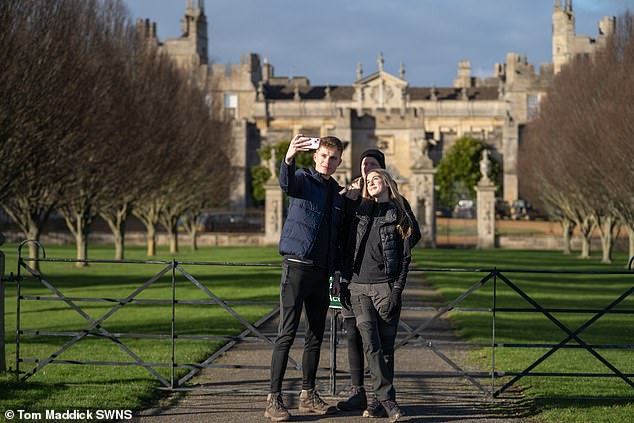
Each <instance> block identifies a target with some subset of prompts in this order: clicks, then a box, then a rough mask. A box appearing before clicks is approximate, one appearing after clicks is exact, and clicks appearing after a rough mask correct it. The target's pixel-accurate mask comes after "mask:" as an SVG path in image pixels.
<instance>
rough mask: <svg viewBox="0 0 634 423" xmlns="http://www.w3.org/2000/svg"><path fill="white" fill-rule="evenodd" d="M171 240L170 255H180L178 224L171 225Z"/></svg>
mask: <svg viewBox="0 0 634 423" xmlns="http://www.w3.org/2000/svg"><path fill="white" fill-rule="evenodd" d="M168 234H169V239H170V254H176V253H178V223H176V224H173V225H170V228H169V232H168Z"/></svg>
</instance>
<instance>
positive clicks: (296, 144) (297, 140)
mask: <svg viewBox="0 0 634 423" xmlns="http://www.w3.org/2000/svg"><path fill="white" fill-rule="evenodd" d="M319 142H320V139H319V138H311V137H305V136H304V134H297V135H295V136H294V137H293V139H292V140H291V143H290V144H289V146H288V151H287V152H286V157H285V158H284V160H285V161H286V164H291V160H292V159H293V157H295V155H296V154H297V152H298V151H310V150H317V149H318V148H319Z"/></svg>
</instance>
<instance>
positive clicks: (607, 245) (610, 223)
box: [597, 216, 616, 263]
mask: <svg viewBox="0 0 634 423" xmlns="http://www.w3.org/2000/svg"><path fill="white" fill-rule="evenodd" d="M597 225H598V227H599V234H600V236H601V251H602V254H601V262H602V263H612V249H613V247H614V238H613V232H614V226H615V225H616V219H615V218H614V217H612V216H604V217H601V218H597Z"/></svg>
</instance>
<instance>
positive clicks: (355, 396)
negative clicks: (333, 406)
mask: <svg viewBox="0 0 634 423" xmlns="http://www.w3.org/2000/svg"><path fill="white" fill-rule="evenodd" d="M348 395H349V396H348V399H346V400H345V401H339V402H338V403H337V408H338V409H339V410H342V411H356V410H359V411H361V410H365V408H366V407H367V406H368V398H367V397H366V395H365V388H364V387H363V386H351V387H350V390H349V391H348Z"/></svg>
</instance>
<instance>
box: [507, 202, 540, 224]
mask: <svg viewBox="0 0 634 423" xmlns="http://www.w3.org/2000/svg"><path fill="white" fill-rule="evenodd" d="M509 213H510V215H511V219H513V220H521V219H523V220H532V219H534V218H535V211H534V210H533V206H532V205H531V203H529V202H528V201H526V200H521V199H520V200H515V201H513V204H511V209H510V210H509Z"/></svg>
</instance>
